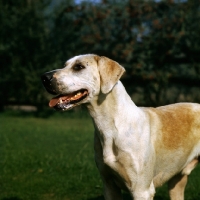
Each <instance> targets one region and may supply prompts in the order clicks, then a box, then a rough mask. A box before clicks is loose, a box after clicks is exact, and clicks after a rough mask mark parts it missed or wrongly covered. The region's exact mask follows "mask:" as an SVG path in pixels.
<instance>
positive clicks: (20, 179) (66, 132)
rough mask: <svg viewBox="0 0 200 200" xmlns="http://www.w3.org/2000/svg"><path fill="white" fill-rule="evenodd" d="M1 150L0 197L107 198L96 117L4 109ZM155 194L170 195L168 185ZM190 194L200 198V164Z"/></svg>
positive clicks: (37, 199)
mask: <svg viewBox="0 0 200 200" xmlns="http://www.w3.org/2000/svg"><path fill="white" fill-rule="evenodd" d="M0 153H1V154H0V200H102V199H103V198H102V189H101V187H102V186H101V180H100V177H99V174H98V171H97V169H96V166H95V162H94V159H93V126H92V121H91V119H90V118H89V117H88V116H87V115H85V114H80V113H78V114H74V113H71V112H65V113H60V114H59V115H57V116H55V115H53V116H51V117H49V118H47V119H43V118H35V117H33V116H27V115H26V116H22V115H20V116H18V115H15V114H12V115H11V114H6V113H1V114H0ZM124 197H125V199H126V200H130V197H129V195H128V194H124ZM155 199H156V200H161V199H162V200H166V199H168V195H167V190H166V186H164V187H162V188H160V189H158V190H157V194H156V197H155ZM186 199H188V200H197V199H198V200H199V199H200V167H198V168H197V169H196V170H194V172H193V173H192V175H191V178H190V179H189V184H188V186H187V190H186Z"/></svg>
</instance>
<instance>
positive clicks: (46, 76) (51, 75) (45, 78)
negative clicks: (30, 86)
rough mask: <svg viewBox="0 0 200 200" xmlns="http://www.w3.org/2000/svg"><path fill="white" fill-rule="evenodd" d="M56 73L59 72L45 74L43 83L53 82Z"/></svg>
mask: <svg viewBox="0 0 200 200" xmlns="http://www.w3.org/2000/svg"><path fill="white" fill-rule="evenodd" d="M56 72H57V70H53V71H50V72H46V73H44V74H43V75H42V76H41V79H42V82H43V83H46V82H49V81H52V79H53V75H54V74H55V73H56Z"/></svg>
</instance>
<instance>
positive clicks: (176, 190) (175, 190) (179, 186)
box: [168, 157, 200, 200]
mask: <svg viewBox="0 0 200 200" xmlns="http://www.w3.org/2000/svg"><path fill="white" fill-rule="evenodd" d="M199 158H200V157H199ZM199 158H195V159H194V160H192V161H191V162H190V163H189V164H188V165H187V166H186V167H185V168H184V169H183V170H182V172H181V173H179V174H177V175H176V176H174V177H173V178H172V179H170V180H169V182H168V189H169V195H170V199H171V200H184V190H185V186H186V184H187V179H188V175H189V174H190V173H191V171H192V170H193V169H194V168H195V167H196V165H197V164H198V162H199V160H200V159H199Z"/></svg>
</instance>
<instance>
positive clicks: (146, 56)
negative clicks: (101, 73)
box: [0, 0, 200, 107]
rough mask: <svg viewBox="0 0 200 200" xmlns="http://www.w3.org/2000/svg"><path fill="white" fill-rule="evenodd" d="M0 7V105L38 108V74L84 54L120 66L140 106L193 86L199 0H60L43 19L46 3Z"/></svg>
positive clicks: (199, 41)
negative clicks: (139, 97)
mask: <svg viewBox="0 0 200 200" xmlns="http://www.w3.org/2000/svg"><path fill="white" fill-rule="evenodd" d="M0 4H1V5H0V6H1V8H2V12H1V14H0V22H1V27H2V28H1V30H2V31H1V33H0V34H1V37H0V38H1V39H0V60H1V73H2V74H3V76H1V77H0V85H1V90H0V99H1V103H0V105H4V104H8V103H30V104H34V105H37V106H41V107H42V106H43V105H44V104H43V102H44V101H45V96H46V93H44V92H42V86H41V83H40V78H39V76H40V74H42V73H43V72H45V71H46V70H51V69H54V68H61V67H62V66H63V64H64V61H66V60H67V59H68V58H70V57H73V56H74V55H78V54H85V53H96V54H99V55H104V56H108V57H110V58H112V59H114V60H116V61H118V62H119V63H120V64H122V65H123V66H124V67H125V68H126V70H127V74H126V76H124V79H123V82H124V84H125V86H126V87H127V89H128V92H129V93H130V94H132V93H137V86H140V87H142V88H143V90H142V93H143V94H142V102H140V104H143V105H155V106H156V105H162V104H165V103H170V102H172V101H178V99H176V98H174V99H168V98H166V94H167V88H168V87H169V83H170V84H171V83H178V84H182V85H183V87H186V86H187V84H188V83H189V84H190V86H196V87H197V86H198V84H199V78H200V64H199V63H200V58H199V53H200V37H199V32H200V23H199V19H200V11H199V10H200V6H199V5H200V4H199V0H188V1H186V2H185V3H173V1H161V2H159V3H156V2H155V1H133V0H129V1H111V0H110V1H102V3H100V4H96V3H87V2H82V3H81V4H74V3H72V2H71V3H69V1H62V4H60V6H57V7H55V8H54V9H53V10H52V12H51V13H50V14H49V15H46V14H45V13H47V12H46V10H47V6H49V4H50V2H48V1H47V2H46V1H45V0H43V1H31V0H28V1H25V0H23V1H21V3H20V4H19V3H14V2H13V1H6V0H4V1H1V3H0ZM5 86H6V87H5ZM183 93H184V94H183V95H185V93H188V90H183ZM176 95H179V94H176ZM169 96H171V93H170V95H169ZM190 96H191V97H190V98H188V100H193V101H197V102H198V101H200V96H192V94H191V95H190ZM169 98H170V97H169ZM183 99H184V98H183ZM184 100H187V99H184ZM137 103H138V102H137Z"/></svg>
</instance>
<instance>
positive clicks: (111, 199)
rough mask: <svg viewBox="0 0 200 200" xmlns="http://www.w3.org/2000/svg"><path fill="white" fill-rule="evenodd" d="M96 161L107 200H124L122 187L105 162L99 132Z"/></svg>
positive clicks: (95, 139)
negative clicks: (118, 184)
mask: <svg viewBox="0 0 200 200" xmlns="http://www.w3.org/2000/svg"><path fill="white" fill-rule="evenodd" d="M94 150H95V162H96V165H97V168H98V170H99V172H100V175H101V178H102V181H103V185H104V197H105V200H122V194H121V189H120V188H119V187H118V186H117V185H116V184H115V182H114V180H113V177H112V175H111V174H110V168H109V167H108V166H106V165H105V164H104V162H103V150H102V146H101V143H100V140H99V137H98V135H97V133H95V134H94Z"/></svg>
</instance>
